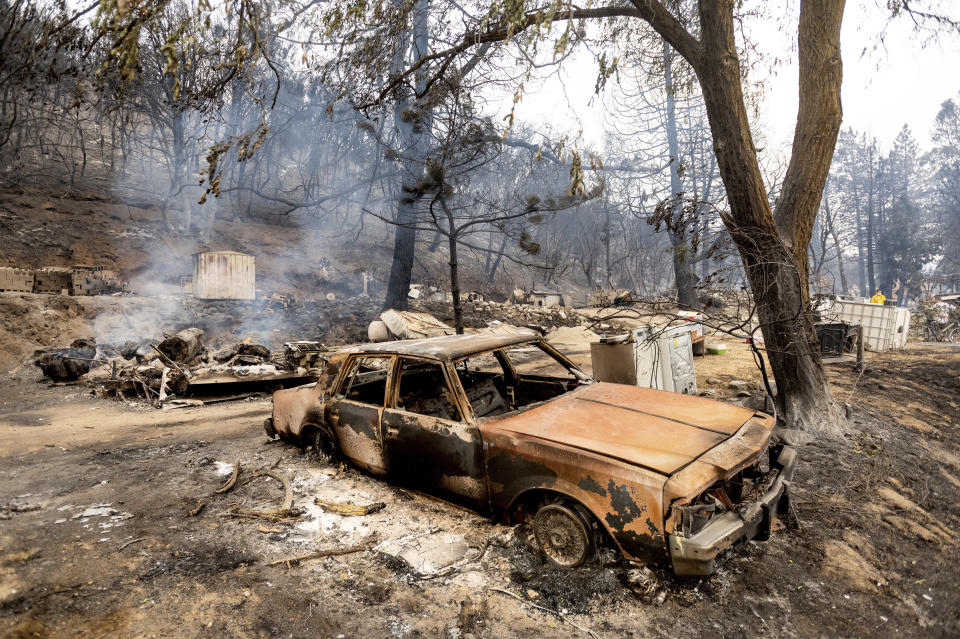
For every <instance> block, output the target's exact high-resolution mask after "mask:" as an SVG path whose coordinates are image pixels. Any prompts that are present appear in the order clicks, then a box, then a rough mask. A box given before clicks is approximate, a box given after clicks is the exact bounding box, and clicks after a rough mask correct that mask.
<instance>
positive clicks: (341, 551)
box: [267, 544, 373, 568]
mask: <svg viewBox="0 0 960 639" xmlns="http://www.w3.org/2000/svg"><path fill="white" fill-rule="evenodd" d="M371 548H373V545H372V544H361V545H359V546H350V547H348V548H331V549H328V550H318V551H316V552H311V553H307V554H306V555H300V556H298V557H287V558H286V559H277V560H275V561H271V562H270V563H268V564H267V565H268V566H279V565H280V564H286V565H287V568H289V567H290V565H291V564H295V563H299V562H301V561H306V560H307V559H321V558H323V557H330V556H333V555H349V554H352V553H355V552H363V551H364V550H370V549H371Z"/></svg>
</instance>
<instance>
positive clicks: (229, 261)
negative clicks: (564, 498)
mask: <svg viewBox="0 0 960 639" xmlns="http://www.w3.org/2000/svg"><path fill="white" fill-rule="evenodd" d="M256 295H257V293H256V258H255V257H254V256H253V255H246V254H245V253H237V252H236V251H212V252H209V253H194V255H193V296H194V297H196V298H198V299H204V300H252V299H254V298H255V297H256Z"/></svg>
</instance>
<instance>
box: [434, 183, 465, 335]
mask: <svg viewBox="0 0 960 639" xmlns="http://www.w3.org/2000/svg"><path fill="white" fill-rule="evenodd" d="M440 208H442V209H443V212H444V214H445V215H446V216H447V233H446V236H447V240H448V241H449V246H450V262H449V264H450V294H451V295H452V296H453V327H454V328H455V329H456V330H457V335H463V308H462V307H461V305H460V273H459V272H458V271H457V266H458V265H457V237H458V236H459V230H458V229H457V225H456V222H455V221H454V218H453V213H451V212H450V207H448V206H447V203H446V201H445V200H440ZM437 234H440V230H439V229H438V230H437Z"/></svg>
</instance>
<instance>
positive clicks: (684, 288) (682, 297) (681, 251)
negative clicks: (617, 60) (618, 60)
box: [608, 40, 699, 308]
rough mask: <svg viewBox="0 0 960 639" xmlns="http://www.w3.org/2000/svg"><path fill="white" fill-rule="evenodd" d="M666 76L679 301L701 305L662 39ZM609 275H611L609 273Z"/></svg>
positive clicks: (669, 60)
mask: <svg viewBox="0 0 960 639" xmlns="http://www.w3.org/2000/svg"><path fill="white" fill-rule="evenodd" d="M663 80H664V88H665V90H666V93H667V146H668V147H669V151H670V196H671V197H672V198H674V199H675V201H676V204H675V205H674V213H673V216H672V217H673V220H672V223H671V224H670V225H668V228H667V231H668V232H669V233H670V245H671V247H672V248H673V274H674V278H675V280H676V285H677V302H678V303H679V304H680V306H685V307H687V308H694V307H696V306H697V305H698V303H699V299H698V296H697V284H698V283H699V282H698V280H697V276H696V274H694V272H693V267H692V265H691V261H692V258H693V255H692V254H690V243H689V242H688V241H687V237H686V236H687V231H688V230H691V231H692V229H688V228H687V224H680V223H678V218H679V217H680V214H679V211H680V209H681V208H682V207H683V205H682V203H681V202H680V196H681V194H682V193H683V181H682V179H681V178H680V139H679V135H678V133H677V103H676V97H675V92H676V87H674V84H673V51H672V50H671V49H670V45H669V44H667V42H666V40H664V42H663ZM608 277H609V276H608Z"/></svg>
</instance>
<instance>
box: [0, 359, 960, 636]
mask: <svg viewBox="0 0 960 639" xmlns="http://www.w3.org/2000/svg"><path fill="white" fill-rule="evenodd" d="M741 346H742V345H733V344H731V345H730V350H729V352H728V354H727V355H725V356H715V357H707V358H698V360H697V366H698V370H699V375H698V378H699V380H698V381H699V384H700V387H701V390H704V389H709V390H712V391H714V392H715V393H716V394H717V396H720V397H724V396H731V395H733V394H734V393H735V391H732V390H730V389H728V388H726V385H727V383H728V382H729V380H731V379H734V378H737V379H746V380H748V381H756V378H755V376H753V372H752V369H751V367H752V364H751V362H750V355H749V353H748V352H747V351H746V350H745V349H741V348H740V347H741ZM580 356H581V357H582V354H581V355H580ZM829 377H830V381H831V383H832V385H833V390H834V394H835V395H836V396H837V398H838V399H840V400H841V401H843V402H846V403H848V404H850V406H851V420H850V421H849V423H847V424H846V425H845V434H844V436H843V437H842V438H840V439H838V440H819V441H814V442H812V443H810V444H807V445H805V446H803V447H802V449H801V451H800V452H801V464H800V467H799V468H798V470H797V473H796V476H795V478H794V482H793V496H794V497H793V498H794V504H795V514H796V518H795V520H796V521H795V523H794V525H793V526H791V527H790V528H787V529H784V530H781V531H779V532H778V533H777V534H776V535H775V536H774V537H773V538H772V539H771V540H770V541H767V542H747V543H743V544H740V545H738V546H737V547H736V548H735V549H734V550H733V551H732V552H728V553H727V554H726V555H725V556H724V558H723V560H722V561H721V563H720V565H719V570H718V571H717V574H715V575H714V576H712V577H709V578H705V579H677V578H674V577H672V576H671V575H670V574H669V573H668V572H666V571H664V570H662V569H655V570H654V572H653V574H654V577H655V580H656V584H657V585H656V587H655V589H653V591H652V592H650V593H644V594H639V593H638V589H637V588H636V587H631V586H630V583H631V572H630V571H631V569H632V567H631V566H625V565H621V564H620V563H617V562H616V561H615V560H614V558H612V557H610V556H602V557H601V558H599V559H597V560H595V561H593V562H592V563H591V564H589V565H586V566H582V567H580V568H578V569H576V570H573V571H566V572H564V571H558V570H556V569H553V568H551V567H549V566H547V565H545V564H544V562H543V560H542V559H541V558H540V557H538V556H537V555H535V554H534V553H533V552H531V551H530V549H529V548H528V546H527V544H526V543H525V542H524V539H525V535H524V532H523V531H522V530H514V529H513V528H509V527H505V526H500V525H496V524H493V523H492V522H491V521H489V520H488V519H486V518H485V517H483V516H482V515H481V514H478V513H474V512H472V511H469V510H465V509H463V508H460V507H458V506H455V505H451V504H448V503H446V502H443V501H439V500H437V499H434V498H432V497H429V496H426V495H423V494H420V493H417V492H413V491H409V490H406V489H403V488H399V487H394V486H390V485H388V484H386V483H384V482H382V481H379V480H375V479H373V478H371V477H368V476H366V475H364V474H363V473H360V472H357V471H355V470H352V469H350V468H347V467H342V466H321V465H319V464H318V463H317V462H315V461H314V460H313V459H312V458H311V457H310V456H308V455H306V454H304V453H302V452H301V451H300V450H299V449H297V448H295V447H293V446H290V445H287V444H283V443H279V442H268V440H267V438H266V437H265V436H264V434H263V431H262V428H261V423H262V421H263V418H264V417H266V416H267V415H268V414H269V410H270V404H269V401H267V400H264V399H251V400H247V401H239V402H233V403H224V404H217V405H210V406H204V407H201V408H191V409H182V410H171V411H156V410H153V409H145V408H142V407H139V406H136V405H130V404H124V403H118V402H113V401H110V400H104V399H99V398H96V397H93V396H91V395H89V391H88V390H87V389H86V388H85V387H83V386H67V387H48V386H45V385H41V384H37V383H35V382H32V381H29V380H24V379H7V380H5V381H3V382H0V460H2V461H0V507H2V509H0V518H3V520H0V635H2V636H5V637H47V636H49V637H78V636H83V637H107V636H131V637H384V636H395V637H449V638H466V637H539V636H543V635H545V634H550V635H551V636H557V637H583V636H591V635H590V634H589V633H591V632H592V633H594V636H597V637H676V636H707V637H712V636H716V637H738V636H755V635H758V634H761V633H763V634H768V635H772V636H780V637H810V636H822V637H836V636H841V637H858V636H859V637H864V636H870V637H893V636H904V635H907V636H923V637H947V636H957V635H958V634H960V585H958V582H957V580H956V576H955V574H956V571H955V569H954V567H955V566H956V565H957V564H958V560H960V551H958V546H957V543H958V539H957V532H956V531H957V530H958V529H960V500H958V492H960V351H958V350H957V349H949V348H944V347H912V348H909V349H907V350H905V351H902V352H897V353H886V354H883V355H873V356H871V357H870V358H869V360H868V366H867V368H866V370H865V371H864V372H863V373H862V374H861V373H858V372H857V371H856V370H854V369H853V368H852V367H851V366H834V367H830V369H829ZM707 379H710V380H711V383H708V382H707ZM718 382H719V383H718ZM238 460H239V462H240V466H241V472H240V474H239V479H238V481H237V485H236V487H235V488H234V489H233V490H231V491H229V492H227V493H223V494H215V491H216V490H217V489H218V488H219V487H220V486H221V485H223V484H224V482H225V481H227V480H228V478H229V476H230V474H231V472H232V470H233V468H234V464H235V462H237V461H238ZM266 469H273V471H274V472H276V473H279V474H280V475H281V476H287V477H290V478H292V490H293V505H294V507H295V508H302V509H304V514H303V515H302V516H300V517H299V518H296V519H294V520H291V521H280V522H275V521H268V520H264V519H248V518H237V517H232V516H230V515H229V514H228V513H227V511H228V510H229V509H230V508H231V507H232V506H236V505H240V506H243V507H246V508H270V507H276V506H277V505H279V503H280V499H281V498H282V496H283V493H282V490H281V487H280V484H279V483H278V482H277V481H276V480H275V479H273V478H270V477H265V476H262V475H261V476H257V477H254V475H255V471H258V470H260V471H262V470H266ZM316 497H320V498H322V499H325V500H328V501H338V502H350V503H354V504H361V505H364V504H370V503H374V502H383V503H384V504H385V507H384V508H383V509H382V510H380V511H378V512H375V513H373V514H370V515H366V516H358V517H347V516H341V515H337V514H332V513H326V512H324V511H323V510H322V509H321V508H319V507H318V506H316V505H314V504H313V500H314V498H316ZM200 503H202V504H204V507H203V508H202V509H201V510H200V511H199V512H198V513H197V514H195V515H193V516H192V515H191V512H193V511H195V509H196V508H197V506H198V504H200ZM356 546H361V547H362V548H363V549H361V550H358V551H356V552H353V553H350V554H343V555H337V556H329V557H325V558H318V559H309V560H305V561H302V562H300V563H296V562H294V563H291V564H289V565H287V564H279V565H273V566H271V565H268V564H269V562H271V561H274V560H277V559H284V558H289V557H294V556H299V555H304V554H308V553H310V552H314V551H318V550H325V549H343V548H351V547H356ZM398 546H404V547H407V548H411V549H412V550H413V551H412V552H408V553H406V554H403V555H402V558H397V553H396V552H393V551H394V550H395V549H396V548H397V547H398ZM450 561H453V563H452V564H450ZM448 564H450V565H449V567H446V568H445V566H447V565H448ZM634 581H635V580H634ZM502 591H508V592H510V593H513V594H514V595H516V597H518V598H519V599H515V598H512V597H511V596H508V595H507V594H504V592H502ZM521 600H522V601H521ZM533 605H537V606H541V607H543V608H546V609H549V610H552V611H557V612H560V613H561V614H563V615H565V618H561V617H559V616H557V615H555V614H552V613H551V612H546V611H544V610H543V609H538V608H535V607H533ZM568 622H572V623H568ZM573 624H576V626H574V625H573ZM577 626H578V627H579V628H578V627H577Z"/></svg>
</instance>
